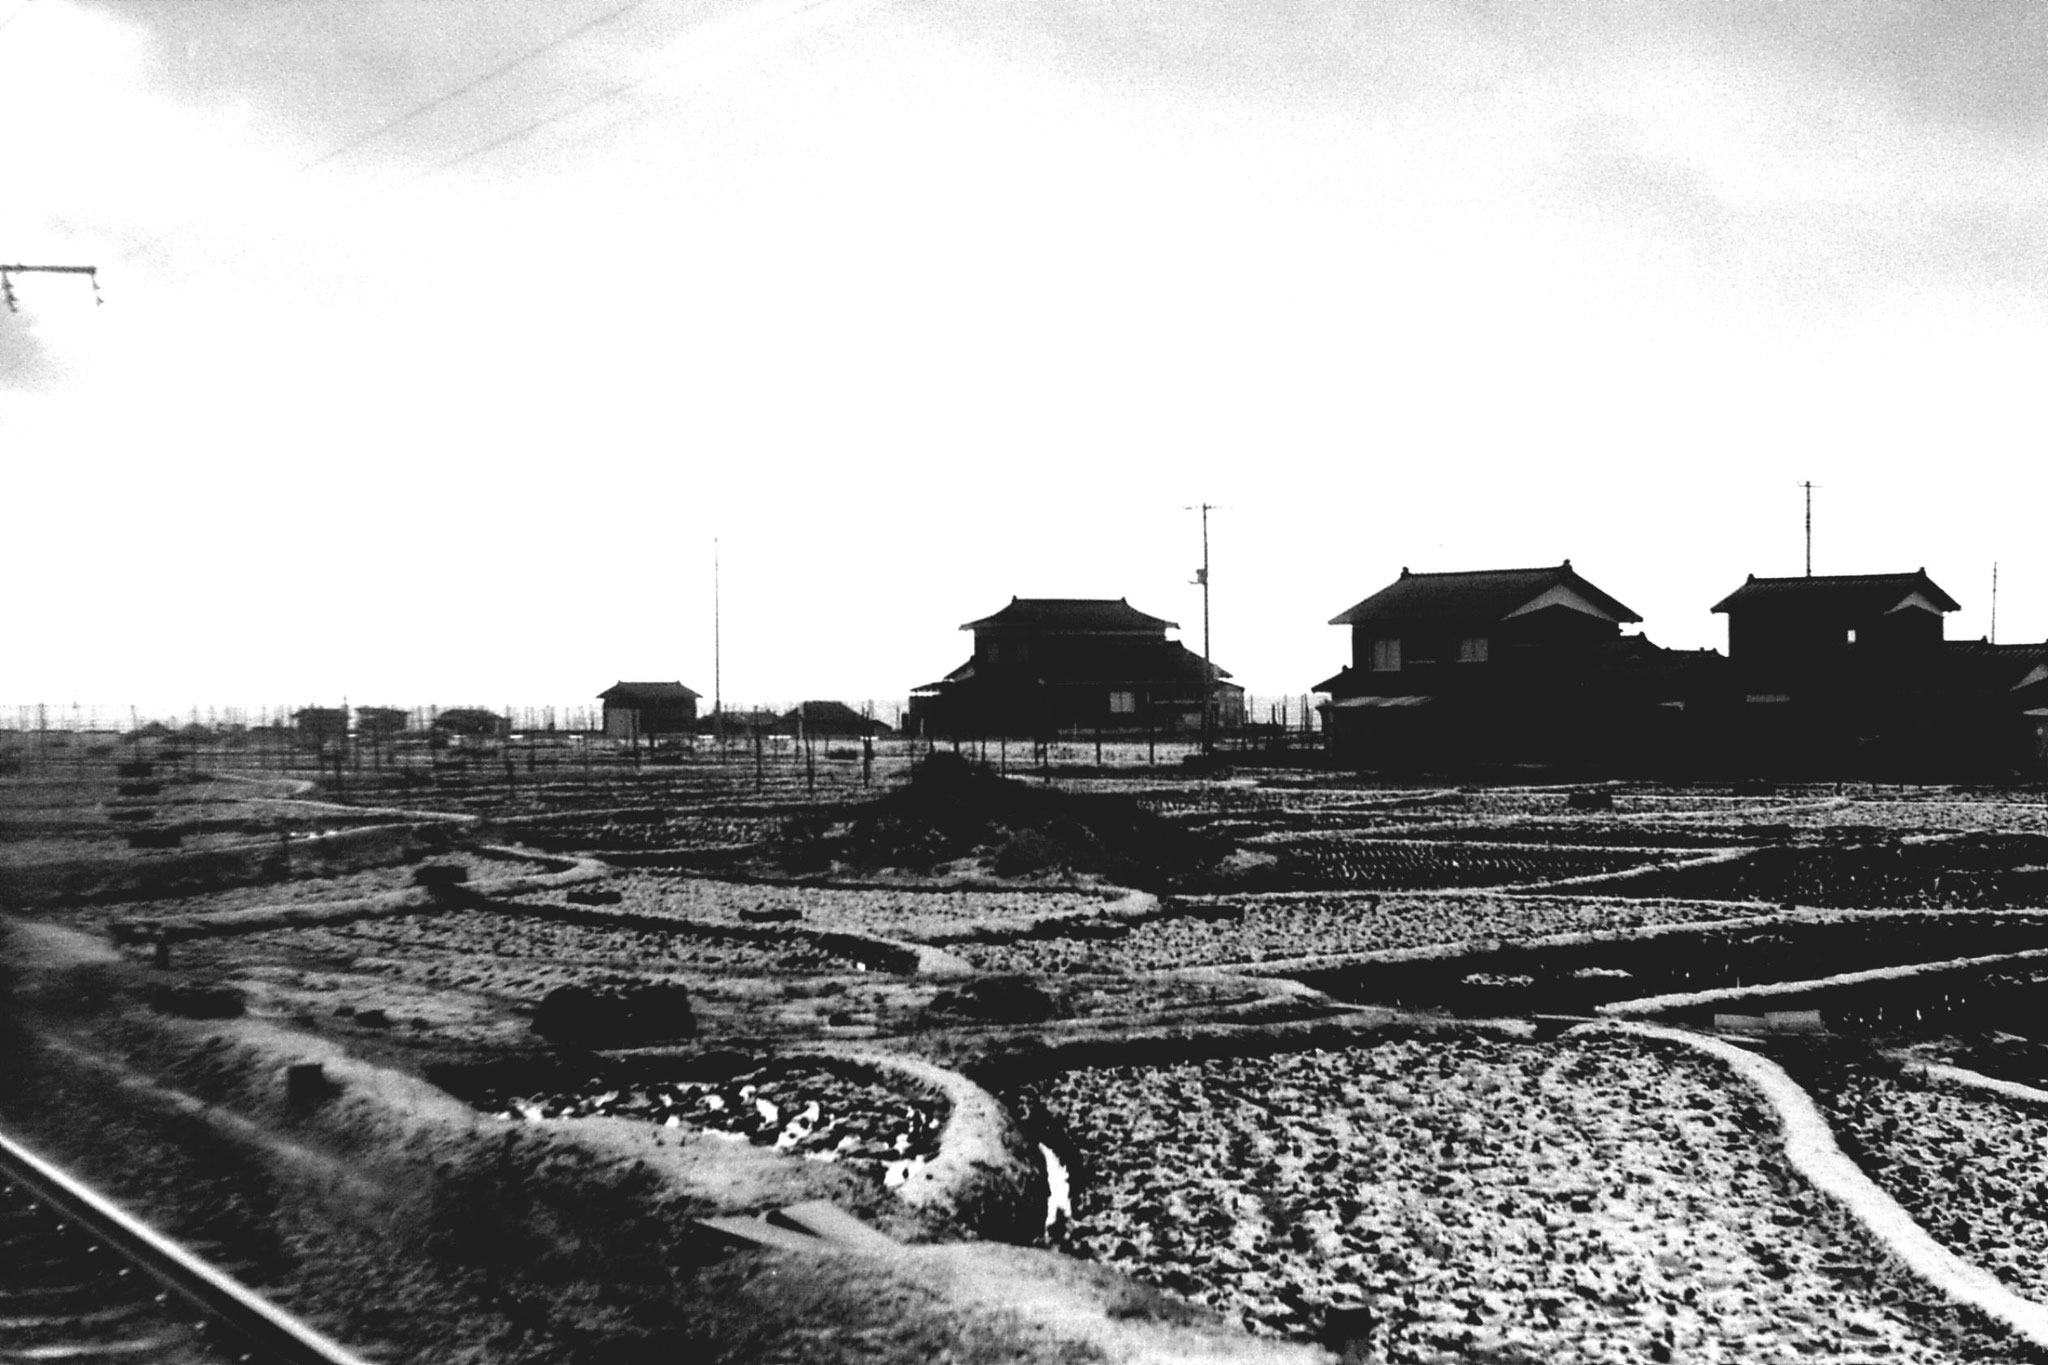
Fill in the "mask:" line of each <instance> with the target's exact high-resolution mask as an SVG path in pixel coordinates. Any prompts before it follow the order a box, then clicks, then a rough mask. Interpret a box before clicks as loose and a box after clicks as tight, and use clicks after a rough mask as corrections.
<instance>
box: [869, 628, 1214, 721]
mask: <svg viewBox="0 0 2048 1365" xmlns="http://www.w3.org/2000/svg"><path fill="white" fill-rule="evenodd" d="M960 628H961V629H962V630H967V631H972V632H973V633H974V654H973V656H972V657H971V658H969V659H968V660H967V661H966V662H965V663H963V664H961V665H960V667H958V668H956V669H954V670H953V671H952V672H951V673H949V674H947V675H946V676H945V677H944V678H941V679H940V680H939V681H937V682H933V683H927V684H925V685H924V686H922V687H919V688H916V689H915V690H913V691H912V693H911V695H910V711H909V715H908V717H907V719H906V721H905V728H906V730H908V731H909V732H910V733H913V734H919V733H922V734H925V735H929V736H932V737H950V738H969V737H974V736H993V735H1014V736H1019V737H1035V738H1050V737H1052V736H1055V735H1059V734H1063V733H1068V734H1081V735H1088V734H1097V733H1105V734H1120V735H1135V734H1145V733H1149V734H1156V735H1170V734H1177V733H1178V734H1187V733H1199V732H1200V731H1201V729H1202V711H1203V707H1204V704H1205V702H1206V704H1207V705H1208V706H1209V707H1210V708H1212V723H1213V724H1215V725H1216V726H1218V727H1220V728H1226V729H1227V728H1230V727H1233V726H1236V725H1240V724H1242V723H1243V719H1244V689H1243V688H1241V687H1239V686H1237V685H1236V684H1235V683H1232V682H1230V681H1228V679H1229V677H1230V674H1229V673H1227V672H1226V671H1225V670H1223V669H1221V668H1218V667H1215V666H1214V665H1212V664H1205V663H1204V662H1203V661H1202V658H1201V656H1200V655H1198V654H1195V653H1194V652H1193V651H1191V650H1189V649H1188V648H1187V647H1186V646H1185V645H1183V644H1181V643H1180V642H1179V641H1177V640H1169V639H1167V638H1166V632H1167V631H1169V630H1177V629H1178V628H1179V627H1178V626H1177V625H1175V623H1174V622H1172V621H1165V620H1161V619H1160V618H1159V617H1157V616H1150V615H1147V614H1146V613H1144V612H1142V611H1139V610H1138V609H1137V608H1136V607H1133V606H1132V605H1131V604H1130V603H1129V602H1128V601H1126V600H1124V599H1123V598H1114V599H1110V598H1077V597H1013V598H1011V599H1010V603H1009V605H1008V606H1006V607H1004V608H1003V609H1002V610H1001V611H998V612H996V613H994V614H993V615H990V616H984V617H982V618H981V619H979V620H976V621H969V622H967V623H966V624H965V625H963V626H961V627H960Z"/></svg>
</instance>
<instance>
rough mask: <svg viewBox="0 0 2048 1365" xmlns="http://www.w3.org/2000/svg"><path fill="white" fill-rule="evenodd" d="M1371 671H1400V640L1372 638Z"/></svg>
mask: <svg viewBox="0 0 2048 1365" xmlns="http://www.w3.org/2000/svg"><path fill="white" fill-rule="evenodd" d="M1372 671H1373V672H1375V673H1399V672H1400V671H1401V641H1400V640H1399V638H1395V639H1392V640H1374V641H1373V642H1372Z"/></svg>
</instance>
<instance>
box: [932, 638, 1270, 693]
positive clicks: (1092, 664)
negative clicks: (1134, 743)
mask: <svg viewBox="0 0 2048 1365" xmlns="http://www.w3.org/2000/svg"><path fill="white" fill-rule="evenodd" d="M1202 669H1203V664H1202V656H1201V655H1199V654H1197V653H1195V652H1194V651H1193V650H1191V649H1189V648H1188V647H1187V646H1186V645H1184V644H1182V643H1181V642H1180V641H1178V640H1104V641H1099V642H1096V643H1092V644H1090V645H1089V646H1088V647H1087V648H1086V649H1085V650H1082V651H1080V652H1078V653H1073V654H1056V655H1053V656H1051V657H1048V658H1045V659H1042V660H1037V661H1034V662H1032V663H1028V664H1023V665H1020V666H1018V667H1015V668H990V669H987V670H985V671H977V670H976V669H975V668H974V667H973V661H972V660H970V661H969V662H968V663H966V664H963V665H961V666H960V667H959V668H956V669H954V670H953V672H951V673H949V674H947V675H946V677H945V678H943V679H942V680H940V681H939V682H935V683H926V684H925V685H924V686H923V687H920V688H917V689H915V690H916V691H917V692H919V693H923V694H930V693H938V692H944V691H948V690H950V689H952V688H955V687H959V686H962V685H966V686H978V685H982V684H986V685H989V686H993V687H1015V686H1018V685H1020V684H1035V683H1040V682H1043V683H1046V684H1048V685H1050V686H1058V687H1072V686H1079V685H1084V684H1093V685H1102V686H1116V687H1133V686H1135V687H1145V686H1147V685H1150V684H1154V683H1191V684H1194V685H1196V686H1200V684H1201V681H1202ZM1208 670H1209V677H1210V678H1211V679H1212V680H1213V681H1215V682H1217V683H1218V684H1221V685H1223V686H1225V687H1236V686H1237V684H1236V683H1226V682H1224V679H1226V678H1228V677H1229V676H1230V671H1229V670H1228V669H1226V668H1223V667H1221V666H1220V665H1217V664H1213V663H1212V664H1210V665H1208Z"/></svg>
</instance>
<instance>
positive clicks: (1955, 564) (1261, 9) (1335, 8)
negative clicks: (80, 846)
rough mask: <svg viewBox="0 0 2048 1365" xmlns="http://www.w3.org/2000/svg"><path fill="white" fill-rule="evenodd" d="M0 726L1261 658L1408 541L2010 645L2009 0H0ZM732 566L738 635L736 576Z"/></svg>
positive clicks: (2030, 126) (1367, 584)
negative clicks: (1068, 644) (988, 649)
mask: <svg viewBox="0 0 2048 1365" xmlns="http://www.w3.org/2000/svg"><path fill="white" fill-rule="evenodd" d="M0 126H4V127H6V128H8V129H9V130H10V132H11V136H10V138H9V146H8V155H7V158H6V162H5V164H4V167H0V264H14V263H30V264H34V263H42V264H91V265H95V266H96V267H97V268H98V277H97V278H98V283H99V289H100V300H99V302H97V303H96V302H95V299H94V295H93V290H92V287H91V284H90V282H89V281H86V280H84V279H83V278H81V277H77V276H57V275H32V274H31V275H18V276H16V277H14V278H15V292H16V294H17V296H18V303H19V311H18V312H15V313H12V314H10V313H7V312H6V311H4V310H0V488H4V489H5V493H4V496H0V518H4V522H0V524H4V527H5V532H4V535H0V573H4V575H5V581H6V582H7V583H9V584H10V585H11V589H12V590H11V592H10V594H9V605H8V610H7V612H6V616H5V621H6V624H5V627H4V634H0V641H4V644H0V724H4V723H8V720H9V718H10V717H12V716H15V715H17V714H19V711H18V708H19V707H21V706H24V705H28V704H32V703H35V702H48V703H51V704H53V705H57V706H63V705H68V704H71V703H74V702H76V703H83V704H85V705H99V706H105V707H113V708H122V709H125V708H127V707H129V706H135V707H138V708H139V709H140V711H141V713H143V714H154V713H157V712H177V713H184V712H185V711H186V710H187V709H188V708H190V707H193V706H199V707H206V706H214V705H219V706H255V705H258V704H269V705H279V704H291V705H294V706H296V705H304V704H309V703H314V702H322V703H328V704H332V703H335V702H339V701H341V700H343V699H346V700H349V701H351V702H353V703H355V704H359V705H360V704H394V705H424V704H429V703H432V704H439V705H443V706H448V705H458V704H484V705H493V706H503V705H518V706H529V705H532V706H538V705H543V704H547V705H564V704H574V705H588V704H591V702H592V701H593V699H594V697H595V694H596V693H597V692H598V691H600V690H602V689H603V688H604V687H606V686H608V685H610V684H611V683H612V682H613V681H615V680H618V679H621V678H627V679H680V680H682V681H684V682H686V683H687V684H689V685H690V686H691V687H693V688H695V689H697V690H698V691H700V692H702V693H703V694H704V695H705V696H706V697H707V698H709V697H711V696H712V695H713V694H714V692H716V693H717V694H718V695H719V696H720V697H721V698H722V699H723V700H724V701H725V702H726V704H727V705H729V706H740V705H747V704H751V703H772V702H788V701H793V700H796V699H800V698H806V697H810V698H841V699H845V700H849V701H853V702H855V703H856V704H858V703H860V702H863V701H867V700H874V701H876V702H877V703H878V704H880V705H882V706H883V707H884V713H885V714H886V713H887V712H886V708H887V706H888V705H889V704H890V703H894V702H900V701H901V700H902V699H903V698H904V697H905V696H906V695H907V693H908V692H909V690H910V689H911V688H912V687H914V686H916V685H918V684H921V683H924V682H927V681H930V680H932V679H934V678H937V677H939V676H941V675H943V674H944V673H945V672H947V671H948V670H950V669H951V668H953V667H954V666H956V665H957V664H958V663H960V662H961V661H962V660H963V659H964V658H965V657H966V655H967V653H968V650H969V648H970V643H971V642H970V639H969V637H968V636H967V635H965V634H962V633H961V632H960V631H959V629H958V627H959V626H960V625H961V623H963V622H966V621H970V620H973V619H975V618H977V617H980V616H984V615H987V614H989V613H990V612H992V611H994V610H996V609H998V608H999V607H1000V606H1002V605H1003V604H1004V603H1005V602H1007V601H1008V600H1009V599H1010V598H1011V597H1012V596H1025V597H1053V596H1069V597H1124V598H1127V599H1128V600H1129V601H1130V602H1131V603H1132V605H1134V606H1136V607H1138V608H1140V609H1141V610H1144V611H1146V612H1150V613H1152V614H1153V615H1156V616H1161V617H1164V618H1167V619H1169V620H1172V621H1175V622H1178V623H1180V626H1181V629H1180V631H1179V632H1178V634H1179V638H1181V639H1182V640H1184V641H1185V642H1187V643H1188V644H1189V645H1190V646H1191V647H1193V648H1195V649H1197V650H1199V649H1200V648H1201V647H1202V638H1201V636H1202V630H1201V621H1202V596H1201V591H1200V589H1199V588H1198V587H1196V586H1195V585H1194V583H1193V580H1194V578H1195V569H1196V568H1197V567H1198V566H1199V565H1200V563H1201V562H1202V524H1201V517H1200V513H1199V512H1197V511H1195V510H1193V509H1194V508H1196V507H1197V506H1199V505H1200V504H1203V503H1208V504H1211V505H1212V506H1213V509H1214V510H1212V511H1211V512H1210V513H1209V542H1210V543H1209V552H1210V563H1211V583H1212V600H1211V648H1212V652H1213V655H1214V657H1215V659H1216V661H1217V662H1218V663H1220V664H1222V665H1223V666H1224V667H1225V668H1227V669H1229V670H1230V671H1231V672H1232V674H1233V675H1234V676H1235V678H1236V679H1237V681H1239V682H1240V683H1242V684H1244V685H1245V686H1246V687H1247V688H1248V689H1249V690H1250V691H1251V693H1252V694H1253V695H1254V696H1255V697H1275V696H1280V695H1293V696H1298V695H1299V694H1301V693H1303V692H1306V691H1308V690H1309V689H1310V688H1312V687H1313V685H1314V684H1315V683H1316V682H1317V681H1319V680H1321V679H1323V678H1326V677H1328V676H1329V675H1330V674H1332V673H1334V672H1335V671H1336V670H1337V669H1338V668H1339V667H1340V666H1341V665H1342V664H1343V663H1344V662H1345V661H1346V658H1347V654H1348V641H1347V639H1346V638H1345V632H1344V631H1343V630H1342V629H1341V628H1339V627H1334V626H1330V625H1328V624H1326V623H1327V622H1328V620H1329V619H1330V617H1332V616H1334V615H1336V614H1337V613H1339V612H1341V611H1342V610H1344V609H1345V608H1346V607H1348V606H1350V605H1351V604H1352V603H1353V602H1356V601H1358V600H1359V599H1361V598H1363V597H1365V596H1367V595H1369V594H1370V593H1372V592H1374V591H1376V590H1377V589H1379V588H1380V587H1382V586H1384V585H1385V584H1386V583H1387V582H1389V581H1390V580H1392V579H1393V578H1394V577H1396V576H1397V575H1398V574H1399V573H1400V571H1401V570H1402V568H1403V567H1408V568H1412V569H1415V570H1417V571H1427V570H1457V569H1479V568H1508V567H1522V566H1528V565H1537V564H1552V563H1557V562H1559V561H1561V560H1564V559H1566V558H1569V559H1570V560H1571V561H1572V563H1573V565H1574V567H1576V568H1577V569H1578V570H1579V571H1580V572H1581V573H1583V574H1584V575H1585V576H1586V577H1588V578H1590V579H1591V580H1592V581H1593V582H1595V583H1596V584H1598V585H1599V586H1600V587H1602V588H1603V589H1605V590H1606V591H1608V592H1609V593H1611V594H1613V595H1614V596H1616V597H1618V598H1619V599H1620V600H1621V601H1623V602H1624V603H1626V604H1627V605H1628V606H1630V607H1631V608H1633V609H1634V610H1635V611H1636V612H1637V613H1639V614H1640V615H1641V616H1643V617H1644V618H1645V621H1644V624H1643V626H1642V630H1643V632H1644V633H1645V634H1647V635H1648V636H1649V637H1650V638H1651V639H1653V640H1655V641H1657V642H1658V643H1660V644H1663V645H1667V646H1672V647H1680V648H1703V647H1714V648H1722V647H1724V646H1725V639H1726V634H1725V618H1723V617H1720V616H1716V615H1714V614H1712V612H1711V610H1710V608H1711V607H1712V605H1713V604H1714V603H1715V602H1716V601H1718V600H1720V598H1722V597H1723V596H1725V595H1727V594H1728V593H1729V592H1731V591H1733V589H1734V588H1735V587H1736V586H1738V585H1739V584H1740V583H1741V582H1742V581H1743V579H1744V578H1745V577H1746V576H1747V575H1749V574H1751V573H1755V574H1759V575H1790V574H1797V573H1800V572H1802V571H1803V569H1804V559H1805V553H1806V550H1805V539H1804V537H1805V530H1804V507H1805V502H1804V500H1805V498H1806V496H1807V493H1806V490H1805V489H1803V488H1802V487H1801V484H1802V483H1805V482H1809V481H1810V482H1811V483H1812V484H1813V485H1814V487H1813V489H1812V492H1811V496H1812V506H1813V531H1812V559H1813V568H1814V571H1815V572H1818V573H1867V572H1891V571H1900V570H1911V569H1914V568H1918V567H1922V566H1924V567H1925V568H1926V569H1927V570H1928V572H1929V573H1930V574H1931V575H1932V576H1933V577H1934V579H1935V580H1936V581H1937V582H1938V583H1939V584H1940V585H1941V586H1942V587H1943V588H1945V589H1946V590H1947V591H1948V592H1949V593H1950V594H1951V595H1952V596H1954V597H1955V598H1956V599H1957V600H1958V601H1959V602H1960V603H1961V604H1962V610H1960V611H1958V612H1955V613H1953V614H1952V615H1951V616H1950V617H1949V619H1948V633H1949V636H1950V637H1951V638H1970V639H1974V638H1978V637H1981V636H1984V635H1987V634H1989V633H1990V632H1991V630H1992V621H1991V606H1992V596H1991V584H1992V576H1993V566H1994V564H1996V565H1997V574H1998V583H1999V592H1998V598H1997V638H1998V639H1999V640H2001V641H2008V642H2016V641H2039V640H2042V639H2044V638H2048V536H2044V535H2043V515H2044V508H2048V499H2044V497H2043V494H2044V492H2048V473H2044V470H2048V462H2044V460H2043V458H2042V455H2043V438H2042V435H2041V433H2042V430H2043V405H2042V403H2041V389H2042V384H2041V379H2040V376H2041V373H2042V361H2043V357H2044V352H2048V346H2044V343H2048V307H2044V305H2048V258H2044V254H2043V253H2044V245H2048V196H2044V188H2048V9H2044V8H2043V7H2041V6H2038V5H2036V4H2033V3H2031V0H1995V2H1994V0H1940V3H1932V2H1929V3H1918V2H1916V0H1857V3H1838V2H1837V0H1806V2H1805V3H1801V4H1796V5H1793V4H1783V3H1778V0H1724V2H1723V3H1717V4H1712V5H1699V4H1693V3H1679V2H1678V0H1632V2H1625V0H1585V2H1584V3H1580V4H1574V5H1542V6H1537V5H1522V4H1513V3H1505V0H1428V2H1427V3H1425V2H1424V0H1378V2H1377V3H1367V2H1366V0H1003V2H1002V3H995V2H994V0H979V3H976V2H975V0H639V3H633V4H628V3H625V0H551V3H546V4H541V3H517V2H515V3H507V0H434V3H431V4H419V3H416V2H415V0H97V2H92V3H88V0H27V3H23V2H22V0H0ZM714 613H715V615H716V622H715V623H714Z"/></svg>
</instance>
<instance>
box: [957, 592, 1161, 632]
mask: <svg viewBox="0 0 2048 1365" xmlns="http://www.w3.org/2000/svg"><path fill="white" fill-rule="evenodd" d="M990 627H1010V628H1012V629H1024V630H1041V631H1049V632H1057V633H1074V634H1097V633H1106V634H1127V633H1137V632H1141V631H1142V632H1145V633H1147V634H1151V633H1155V632H1157V633H1162V634H1163V633H1164V632H1166V631H1168V630H1172V629H1176V628H1177V626H1176V623H1175V622H1172V621H1162V620H1160V619H1159V618H1158V617H1157V616H1147V615H1146V614H1145V613H1144V612H1142V611H1139V610H1138V609H1137V608H1136V607H1134V606H1132V605H1131V604H1130V603H1129V602H1127V601H1125V600H1124V599H1123V598H1121V597H1115V598H1110V597H1012V598H1011V599H1010V605H1009V606H1007V607H1004V608H1003V609H1002V610H1001V611H999V612H997V613H995V615H993V616H984V617H982V618H981V619H980V620H979V621H969V622H968V623H967V624H966V625H964V626H962V627H960V629H962V630H984V629H987V628H990Z"/></svg>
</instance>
